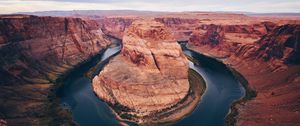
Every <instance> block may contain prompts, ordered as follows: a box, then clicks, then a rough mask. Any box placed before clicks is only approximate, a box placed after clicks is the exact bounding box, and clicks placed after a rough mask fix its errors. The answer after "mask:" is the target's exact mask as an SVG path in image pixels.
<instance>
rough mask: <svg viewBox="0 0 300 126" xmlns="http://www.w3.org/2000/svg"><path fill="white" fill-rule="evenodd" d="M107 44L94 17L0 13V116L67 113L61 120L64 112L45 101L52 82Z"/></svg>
mask: <svg viewBox="0 0 300 126" xmlns="http://www.w3.org/2000/svg"><path fill="white" fill-rule="evenodd" d="M109 43H110V42H109V41H108V39H107V38H106V36H105V35H104V34H103V33H102V31H101V30H100V26H99V25H98V24H97V23H96V22H95V21H91V20H82V19H79V18H59V17H37V16H26V15H8V16H1V17H0V77H1V79H0V119H4V120H6V121H7V123H8V125H46V124H50V123H51V124H54V125H59V124H61V123H65V122H67V121H68V119H70V118H69V117H68V118H65V119H66V120H64V119H61V118H60V117H61V116H64V115H65V113H62V111H60V110H59V109H58V108H53V107H54V106H55V105H53V104H54V102H53V104H52V103H49V102H48V100H49V99H48V98H49V94H50V93H51V90H52V89H51V87H54V86H53V82H55V80H56V79H57V78H58V76H60V75H62V74H63V73H65V72H67V71H68V70H70V69H72V68H73V67H75V66H76V65H78V64H79V63H82V62H85V61H86V60H87V59H89V58H91V57H92V56H94V55H96V54H98V53H99V52H100V50H102V49H104V48H105V47H106V46H107V45H108V44H109ZM53 109H55V110H57V111H55V112H54V111H52V110H53ZM52 119H53V120H52ZM54 120H56V121H54Z"/></svg>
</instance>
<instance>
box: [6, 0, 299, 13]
mask: <svg viewBox="0 0 300 126" xmlns="http://www.w3.org/2000/svg"><path fill="white" fill-rule="evenodd" d="M116 9H117V10H120V9H131V10H152V11H248V12H298V13H300V1H298V0H264V1H261V0H222V1H220V0H210V1H201V0H185V1H183V0H126V1H125V0H0V13H2V14H7V13H15V12H33V11H51V10H116Z"/></svg>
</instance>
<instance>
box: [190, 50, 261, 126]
mask: <svg viewBox="0 0 300 126" xmlns="http://www.w3.org/2000/svg"><path fill="white" fill-rule="evenodd" d="M187 48H188V49H189V50H191V51H194V52H195V53H198V54H201V55H204V56H206V57H209V58H212V59H215V60H217V61H218V62H221V63H222V64H224V65H225V66H226V67H227V68H228V69H229V70H230V71H231V73H232V75H233V76H234V77H235V78H236V79H237V80H238V81H239V82H240V84H241V85H242V87H243V88H244V90H245V94H244V96H243V97H241V98H240V99H238V100H236V101H234V102H233V103H232V105H231V106H230V110H229V112H228V114H227V115H226V117H225V121H226V124H227V125H228V126H235V124H236V122H237V119H236V118H237V117H238V115H239V113H238V107H237V106H238V105H241V104H244V103H245V102H248V101H250V100H253V99H254V98H255V97H256V96H257V92H256V91H255V90H254V89H252V88H251V87H250V86H249V83H248V80H247V79H246V78H245V77H244V76H243V75H242V74H241V73H240V72H239V71H237V70H236V69H235V68H233V67H231V66H230V65H228V64H226V63H224V62H223V60H221V59H219V58H218V57H214V56H212V55H210V54H207V53H200V52H199V51H197V50H196V49H194V48H189V47H187Z"/></svg>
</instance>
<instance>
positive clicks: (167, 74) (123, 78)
mask: <svg viewBox="0 0 300 126" xmlns="http://www.w3.org/2000/svg"><path fill="white" fill-rule="evenodd" d="M93 88H94V91H95V92H96V94H97V95H98V96H99V97H100V98H101V99H103V100H104V101H106V102H107V103H109V104H110V106H111V107H112V108H113V109H114V111H115V112H116V113H117V114H118V115H119V116H120V117H121V118H122V119H124V120H129V121H134V122H137V123H140V124H145V123H146V124H151V123H155V122H156V121H159V122H161V123H163V122H164V118H166V117H163V118H157V117H159V116H158V115H159V114H161V113H162V112H168V111H169V112H170V109H172V108H173V107H174V106H176V104H178V103H179V102H184V98H185V97H186V96H187V94H188V91H189V82H188V61H187V59H186V58H185V56H184V54H183V53H182V51H181V48H180V46H179V44H177V42H176V41H175V39H174V37H173V36H172V34H171V33H170V31H169V30H168V29H166V28H165V27H164V25H163V24H161V23H159V22H156V21H154V20H137V21H134V22H133V23H132V25H131V26H130V27H129V28H128V29H127V31H126V32H125V35H124V37H123V49H122V52H121V54H120V55H118V56H116V57H115V58H114V59H112V60H111V61H110V63H109V64H108V65H107V66H106V67H105V68H104V70H103V71H101V72H100V74H99V75H98V76H96V77H95V78H94V79H93ZM182 116H183V115H182Z"/></svg>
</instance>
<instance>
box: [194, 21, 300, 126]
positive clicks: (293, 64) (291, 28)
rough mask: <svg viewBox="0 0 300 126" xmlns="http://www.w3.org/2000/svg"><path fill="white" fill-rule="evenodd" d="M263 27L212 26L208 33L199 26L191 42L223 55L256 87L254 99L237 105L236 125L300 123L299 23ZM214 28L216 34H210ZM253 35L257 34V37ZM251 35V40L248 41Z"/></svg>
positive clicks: (196, 47)
mask: <svg viewBox="0 0 300 126" xmlns="http://www.w3.org/2000/svg"><path fill="white" fill-rule="evenodd" d="M263 26H265V28H264V27H261V28H259V29H260V30H253V29H252V28H251V29H252V30H251V29H250V31H249V29H248V30H246V29H244V30H238V29H240V27H237V28H230V30H226V28H225V27H221V28H218V27H216V26H212V27H211V28H210V29H213V30H210V29H209V28H208V29H207V30H206V31H205V32H203V33H204V34H197V33H198V32H199V30H198V29H196V30H195V33H196V34H193V35H192V37H191V38H190V43H189V45H190V48H192V49H194V50H197V51H198V52H201V53H203V54H205V55H209V56H212V57H219V58H222V60H223V62H224V63H225V64H228V65H230V66H231V67H232V68H234V69H236V70H237V71H238V72H240V73H241V74H242V75H243V76H244V77H245V78H246V79H247V80H248V83H249V85H250V87H251V88H253V89H255V90H256V92H257V96H256V97H255V98H254V100H250V101H247V102H241V103H240V104H238V105H236V106H235V107H236V108H237V111H238V113H239V114H238V116H237V123H236V125H238V126H248V125H249V126H251V125H257V126H265V125H278V126H279V125H280V126H281V125H292V126H294V125H297V124H299V120H298V119H299V117H300V114H299V112H298V111H299V110H298V108H300V106H299V102H298V101H299V96H300V93H299V89H300V86H299V83H300V81H299V77H300V76H299V75H300V65H299V53H298V50H299V46H298V45H299V44H298V43H299V37H300V35H299V25H297V24H286V25H281V26H275V27H274V25H273V24H271V25H270V23H268V24H265V25H263ZM222 28H223V29H222ZM218 29H219V31H218ZM224 29H225V30H224ZM233 29H234V30H233ZM210 31H214V33H215V34H210ZM221 31H222V32H221ZM228 32H229V34H231V33H232V32H234V33H237V35H238V34H242V35H241V36H246V38H239V39H236V40H238V41H237V42H235V41H231V40H232V39H230V38H227V37H226V34H227V33H228ZM243 34H244V35H243ZM251 36H255V39H254V38H253V39H252V37H251ZM249 37H250V38H251V41H249V42H245V39H246V40H248V38H249ZM206 38H212V39H206ZM216 41H218V43H216ZM231 42H234V43H231Z"/></svg>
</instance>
